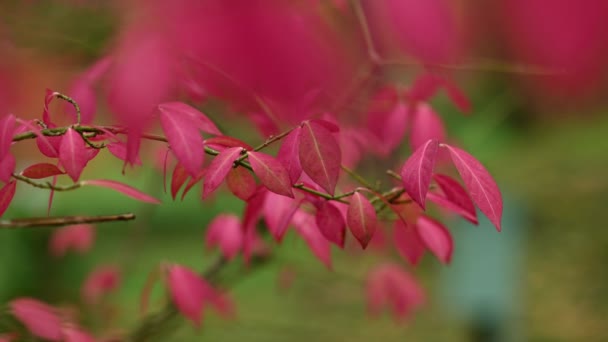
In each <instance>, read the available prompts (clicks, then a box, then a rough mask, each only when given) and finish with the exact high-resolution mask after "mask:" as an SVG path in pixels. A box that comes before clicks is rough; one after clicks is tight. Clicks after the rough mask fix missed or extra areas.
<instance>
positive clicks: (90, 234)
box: [49, 224, 95, 257]
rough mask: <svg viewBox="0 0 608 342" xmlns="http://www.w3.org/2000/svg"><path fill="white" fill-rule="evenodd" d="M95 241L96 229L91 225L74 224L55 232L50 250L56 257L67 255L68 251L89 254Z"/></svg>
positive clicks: (50, 242)
mask: <svg viewBox="0 0 608 342" xmlns="http://www.w3.org/2000/svg"><path fill="white" fill-rule="evenodd" d="M94 241H95V227H94V226H93V225H91V224H74V225H70V226H65V227H62V228H59V229H57V230H55V231H54V232H53V235H52V236H51V240H50V241H49V250H50V251H51V254H52V255H53V256H56V257H60V256H63V255H65V254H66V253H67V252H68V250H70V249H73V250H74V251H76V252H78V253H80V254H83V253H85V252H88V251H89V250H90V249H91V247H92V246H93V243H94Z"/></svg>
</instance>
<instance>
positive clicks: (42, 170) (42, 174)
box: [21, 163, 65, 179]
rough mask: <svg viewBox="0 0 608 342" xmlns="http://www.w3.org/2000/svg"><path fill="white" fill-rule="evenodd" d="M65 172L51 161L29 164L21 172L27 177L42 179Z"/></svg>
mask: <svg viewBox="0 0 608 342" xmlns="http://www.w3.org/2000/svg"><path fill="white" fill-rule="evenodd" d="M64 173H65V172H63V171H61V170H60V169H59V168H58V167H57V166H55V165H53V164H49V163H38V164H34V165H30V166H28V167H27V168H26V169H25V170H23V172H22V173H21V174H22V175H24V176H25V177H28V178H32V179H42V178H47V177H51V176H57V175H62V174H64Z"/></svg>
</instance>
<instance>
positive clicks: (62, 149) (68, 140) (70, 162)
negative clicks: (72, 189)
mask: <svg viewBox="0 0 608 342" xmlns="http://www.w3.org/2000/svg"><path fill="white" fill-rule="evenodd" d="M59 161H60V162H61V165H62V166H63V168H64V169H65V171H66V172H67V174H68V175H69V176H70V178H72V180H73V181H74V182H77V181H78V178H80V174H81V173H82V170H83V169H84V167H85V166H86V165H87V162H88V156H87V149H86V147H85V145H84V140H82V137H81V136H80V134H78V132H76V131H75V130H74V129H73V128H68V130H67V131H66V133H65V135H64V136H63V138H62V139H61V145H60V146H59Z"/></svg>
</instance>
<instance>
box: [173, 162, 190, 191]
mask: <svg viewBox="0 0 608 342" xmlns="http://www.w3.org/2000/svg"><path fill="white" fill-rule="evenodd" d="M186 179H188V172H187V171H186V169H184V167H183V166H182V164H180V163H177V164H175V168H174V169H173V177H171V197H173V200H175V196H177V193H178V192H179V189H180V188H181V187H182V185H184V183H185V182H186Z"/></svg>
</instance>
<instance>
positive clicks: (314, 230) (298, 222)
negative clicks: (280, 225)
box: [293, 210, 331, 269]
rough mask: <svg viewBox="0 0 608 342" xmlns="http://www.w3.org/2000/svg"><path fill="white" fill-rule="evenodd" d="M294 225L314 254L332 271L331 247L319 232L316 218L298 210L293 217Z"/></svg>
mask: <svg viewBox="0 0 608 342" xmlns="http://www.w3.org/2000/svg"><path fill="white" fill-rule="evenodd" d="M293 224H294V226H295V227H296V231H297V232H298V233H299V234H300V236H302V238H303V239H304V241H306V244H308V247H309V248H310V250H311V251H312V252H313V254H314V255H315V256H316V257H317V258H318V259H319V260H321V262H323V263H324V264H325V266H327V268H329V269H331V245H330V244H329V241H328V240H327V239H326V238H325V237H324V236H323V234H321V232H320V231H319V227H317V225H316V223H315V218H314V216H312V215H311V214H308V213H306V212H304V211H302V210H298V211H296V212H295V214H294V215H293Z"/></svg>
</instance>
